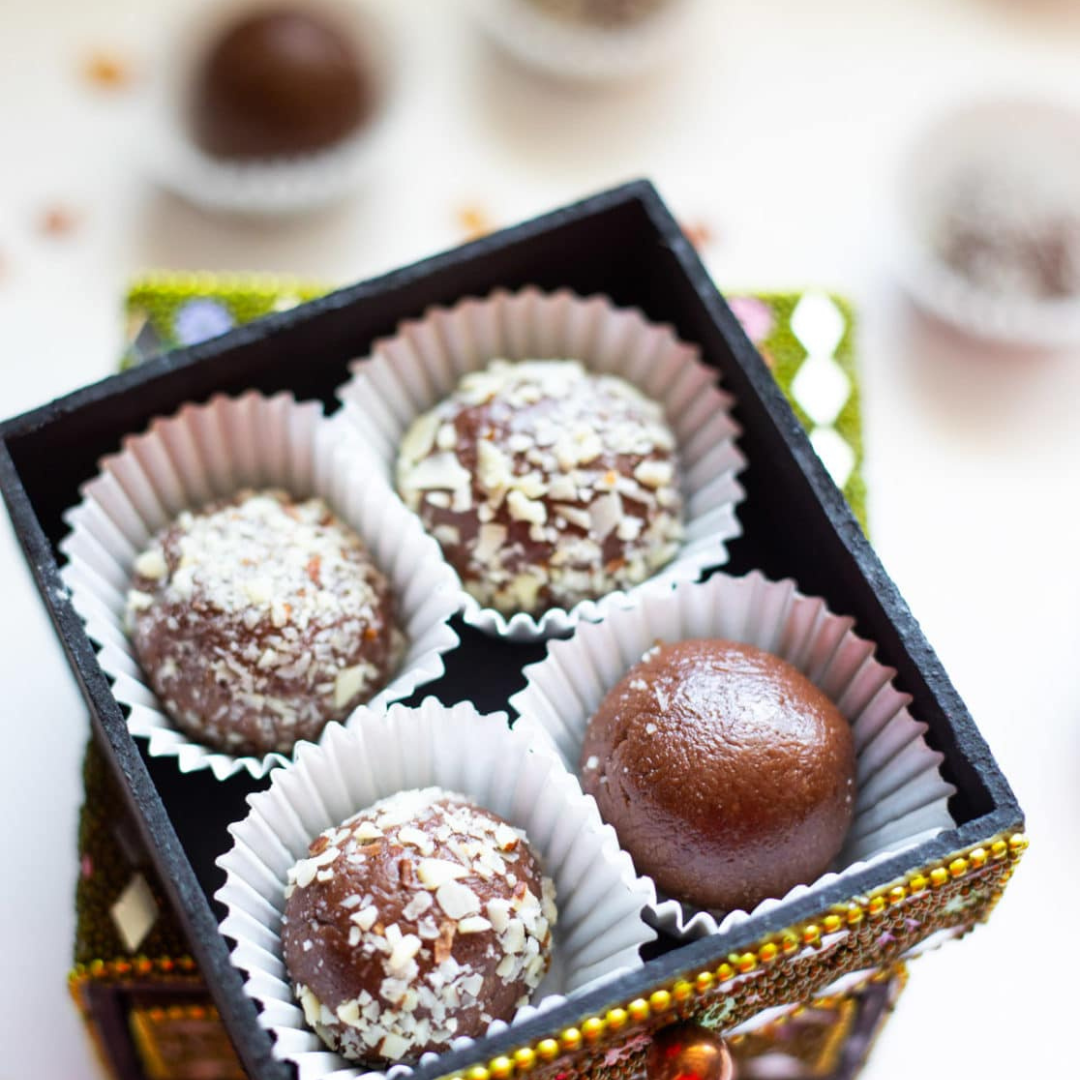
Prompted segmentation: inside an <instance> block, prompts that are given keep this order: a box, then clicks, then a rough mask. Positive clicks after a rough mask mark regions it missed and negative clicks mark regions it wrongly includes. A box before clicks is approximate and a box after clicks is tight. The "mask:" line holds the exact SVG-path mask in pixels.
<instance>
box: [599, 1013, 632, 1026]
mask: <svg viewBox="0 0 1080 1080" xmlns="http://www.w3.org/2000/svg"><path fill="white" fill-rule="evenodd" d="M604 1019H605V1020H606V1021H607V1026H608V1029H609V1030H611V1031H619V1030H621V1029H622V1028H624V1027H626V1021H627V1020H629V1019H630V1014H629V1013H628V1012H627V1011H626V1010H625V1009H609V1010H608V1013H607V1015H606V1016H605V1017H604Z"/></svg>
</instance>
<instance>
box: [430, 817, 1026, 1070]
mask: <svg viewBox="0 0 1080 1080" xmlns="http://www.w3.org/2000/svg"><path fill="white" fill-rule="evenodd" d="M1027 846H1028V841H1027V838H1026V837H1025V836H1024V835H1023V834H1021V833H1016V834H1014V835H1012V836H1009V837H1005V838H1001V839H997V840H994V841H993V842H992V843H990V844H984V845H980V846H979V847H976V848H974V849H972V850H971V851H968V852H966V853H964V854H963V855H957V856H954V857H952V858H951V859H950V860H949V861H948V862H947V863H945V864H943V865H941V866H937V867H934V868H933V869H931V870H929V871H927V869H926V868H924V869H922V870H920V871H918V872H915V873H912V874H911V875H909V876H908V877H907V878H906V879H905V880H904V881H903V882H902V883H900V884H898V885H887V886H885V887H884V888H882V889H879V890H878V891H877V892H875V893H874V894H872V895H871V896H865V897H858V898H857V899H855V900H853V901H851V902H850V903H848V904H845V905H843V906H841V907H837V908H835V909H834V910H833V911H831V912H829V913H828V914H826V915H823V916H821V918H820V919H819V920H818V921H816V922H812V923H806V924H804V925H801V926H794V927H791V928H790V929H788V930H785V931H783V932H781V933H779V934H776V935H774V936H773V937H772V938H770V939H769V940H767V941H764V942H762V943H760V944H759V945H758V946H757V947H756V948H754V949H750V950H747V951H746V952H743V953H732V954H730V955H729V956H728V957H727V959H726V960H725V961H724V962H723V963H721V964H719V965H718V966H717V967H716V968H715V969H714V970H710V971H701V972H698V973H697V974H696V975H694V976H692V977H689V978H683V979H680V980H678V981H677V982H675V983H673V984H672V985H671V986H670V987H669V988H666V989H660V990H654V991H653V992H652V993H651V994H650V995H649V996H648V997H647V998H644V997H640V998H635V999H634V1000H633V1001H630V1002H627V1004H626V1005H625V1006H623V1007H621V1008H614V1009H610V1010H609V1011H608V1012H606V1013H605V1014H604V1015H602V1016H589V1017H586V1018H585V1019H583V1020H582V1021H581V1022H580V1023H579V1024H578V1026H577V1027H568V1028H566V1029H565V1030H564V1031H562V1032H561V1033H560V1034H559V1036H558V1038H547V1039H541V1040H540V1041H539V1042H537V1043H536V1044H535V1045H533V1046H531V1047H530V1046H525V1047H522V1048H520V1049H519V1050H516V1051H514V1052H513V1053H512V1054H510V1055H509V1056H506V1055H503V1056H500V1057H497V1058H493V1059H492V1060H491V1061H489V1062H488V1063H487V1065H474V1066H473V1067H472V1068H470V1069H467V1070H465V1072H464V1073H456V1074H454V1075H452V1076H450V1077H448V1078H447V1080H510V1078H511V1077H512V1076H514V1075H515V1074H524V1073H526V1072H528V1071H529V1070H530V1069H532V1068H533V1067H534V1066H535V1065H536V1064H537V1062H538V1061H539V1062H550V1061H554V1060H555V1059H556V1058H557V1057H560V1056H561V1055H563V1054H569V1053H573V1052H574V1051H576V1050H579V1049H580V1048H581V1047H582V1046H583V1045H588V1046H594V1045H596V1044H597V1043H599V1042H601V1041H602V1040H603V1039H604V1037H605V1036H606V1035H609V1034H614V1033H616V1032H619V1031H621V1030H623V1029H624V1028H626V1027H627V1025H631V1026H633V1025H639V1024H644V1023H645V1022H646V1021H648V1020H649V1019H651V1018H654V1017H660V1016H662V1015H663V1014H664V1013H666V1012H668V1011H670V1010H671V1009H672V1008H673V1007H678V1006H680V1005H682V1004H684V1003H686V1002H688V1001H691V1000H692V999H693V998H694V997H695V996H698V997H701V996H704V995H706V994H708V993H710V992H711V991H712V990H714V989H715V988H716V987H717V986H718V985H722V984H724V983H727V982H731V980H732V979H735V978H738V977H739V976H741V975H750V974H752V973H753V972H755V971H756V970H758V968H760V967H765V966H768V965H769V964H772V963H775V962H776V960H777V959H779V958H780V957H791V956H793V955H795V954H796V953H799V952H801V951H802V950H803V949H804V948H818V947H820V946H821V944H822V941H823V940H824V939H825V938H827V937H831V936H833V935H835V934H838V933H841V932H842V931H844V930H845V929H848V928H854V927H857V926H858V925H859V924H860V923H862V921H863V920H864V919H879V918H881V917H882V916H883V915H884V914H885V913H886V912H887V911H889V909H890V908H896V907H899V906H900V905H902V904H904V903H905V902H906V901H908V900H910V899H912V898H915V897H918V896H921V895H923V894H925V893H926V892H928V891H933V890H935V889H940V888H941V887H942V886H943V885H947V884H948V883H949V882H950V881H954V880H956V879H958V878H962V877H965V876H966V875H967V874H968V873H970V872H971V871H973V870H979V869H981V868H983V867H984V866H986V865H987V863H989V862H1001V861H1003V860H1005V859H1012V860H1013V861H1014V862H1015V861H1016V860H1018V859H1019V858H1020V856H1021V855H1022V854H1023V853H1024V851H1025V850H1026V848H1027ZM822 1000H825V999H822Z"/></svg>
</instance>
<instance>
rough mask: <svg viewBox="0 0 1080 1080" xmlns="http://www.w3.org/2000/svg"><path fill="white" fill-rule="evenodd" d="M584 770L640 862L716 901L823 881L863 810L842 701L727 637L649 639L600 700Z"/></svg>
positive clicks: (661, 880)
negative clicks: (856, 814) (857, 796)
mask: <svg viewBox="0 0 1080 1080" xmlns="http://www.w3.org/2000/svg"><path fill="white" fill-rule="evenodd" d="M580 767H581V777H582V784H583V786H584V788H585V790H586V791H587V792H589V793H590V794H591V795H593V796H594V797H595V798H596V801H597V804H598V806H599V808H600V813H601V815H602V816H603V818H604V819H605V820H606V821H607V822H609V823H610V824H611V825H612V826H614V828H615V831H616V832H617V833H618V835H619V841H620V843H621V844H622V845H623V847H624V848H626V850H627V851H629V852H630V855H631V856H632V857H633V859H634V863H635V865H636V867H637V869H638V871H639V872H640V873H643V874H648V875H649V876H650V877H652V878H653V879H654V880H655V882H656V884H657V886H658V887H659V888H660V889H662V890H663V891H664V892H665V893H667V894H668V895H669V896H672V897H675V898H676V899H679V900H684V901H687V902H689V903H691V904H694V905H696V906H698V907H702V908H708V909H720V910H731V909H733V908H741V909H744V910H749V909H750V908H753V907H754V906H755V905H756V904H758V903H759V902H760V901H762V900H764V899H766V898H768V897H782V896H783V895H784V894H785V893H786V892H787V891H788V890H789V889H791V888H792V887H793V886H795V885H798V884H800V883H804V884H809V883H811V882H812V881H814V880H815V879H816V878H817V877H819V876H820V875H821V874H823V873H824V872H825V871H826V870H828V868H829V866H830V864H831V863H832V860H833V859H834V858H835V857H836V855H837V854H838V853H839V851H840V849H841V847H842V846H843V843H844V838H845V836H846V835H847V831H848V828H849V826H850V824H851V820H852V815H853V813H854V807H855V749H854V740H853V738H852V734H851V728H850V726H849V725H848V723H847V721H846V720H845V719H844V717H843V716H842V715H841V714H840V711H839V710H838V709H837V708H836V706H835V705H834V704H833V703H832V702H831V701H830V700H829V699H828V698H827V697H826V696H825V694H823V693H822V692H821V691H820V690H819V689H818V688H817V687H816V686H814V684H813V683H811V682H810V680H809V679H807V678H806V677H805V676H804V675H802V674H801V673H800V672H799V671H797V670H796V669H795V668H794V667H792V666H791V665H790V664H788V663H786V662H785V661H783V660H781V659H779V658H778V657H776V656H773V655H772V654H771V653H767V652H764V651H762V650H761V649H757V648H754V647H753V646H751V645H740V644H736V643H734V642H730V641H721V640H715V639H713V640H710V639H699V640H691V641H682V642H679V643H677V644H673V645H657V646H656V647H654V648H653V649H650V650H649V652H647V653H646V654H645V656H644V657H643V658H642V660H641V662H640V663H638V664H637V665H635V666H634V667H633V668H631V670H630V671H628V672H627V673H626V675H625V676H624V677H623V678H622V679H621V680H620V682H619V683H618V684H617V685H616V686H615V687H614V688H613V689H612V690H611V691H610V692H609V693H608V694H607V696H606V697H605V698H604V700H603V701H602V702H601V703H600V707H599V709H597V711H596V714H595V715H594V716H593V717H592V719H591V720H590V722H589V726H588V729H587V731H586V734H585V741H584V744H583V746H582V751H581V760H580Z"/></svg>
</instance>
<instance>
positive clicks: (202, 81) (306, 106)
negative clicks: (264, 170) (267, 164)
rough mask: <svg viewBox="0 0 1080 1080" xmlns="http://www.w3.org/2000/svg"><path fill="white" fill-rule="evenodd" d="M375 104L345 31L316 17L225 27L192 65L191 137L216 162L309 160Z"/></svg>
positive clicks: (281, 15) (282, 11)
mask: <svg viewBox="0 0 1080 1080" xmlns="http://www.w3.org/2000/svg"><path fill="white" fill-rule="evenodd" d="M374 97H375V94H374V86H373V81H372V79H371V76H370V73H369V72H368V71H367V68H366V65H365V63H364V58H363V57H362V56H361V55H360V54H359V52H358V51H357V49H356V46H355V43H354V41H353V40H352V38H351V36H350V33H349V29H348V28H347V27H345V26H343V25H340V24H337V23H336V22H335V20H334V19H333V18H332V17H331V16H330V15H329V14H326V13H320V12H317V11H315V10H314V9H312V10H307V9H303V8H292V7H287V6H277V7H268V8H266V9H263V10H260V11H256V12H253V13H248V14H245V15H243V16H242V17H240V18H239V19H238V20H237V21H234V22H232V23H229V24H228V25H227V26H226V27H225V29H224V30H223V31H222V32H221V33H220V35H219V36H218V37H217V38H216V39H215V40H214V41H213V42H212V44H211V45H210V46H209V49H208V50H207V52H206V54H205V56H204V57H203V59H202V61H201V62H200V63H199V64H198V66H197V68H196V71H195V75H194V80H193V84H192V87H191V102H190V104H191V124H192V134H193V136H194V138H195V141H196V142H197V143H198V145H199V146H200V147H202V149H203V150H205V151H207V152H208V153H210V154H213V155H214V156H216V157H223V158H237V159H251V158H275V157H292V156H296V155H301V154H308V153H313V152H316V151H319V150H325V149H328V148H330V147H332V146H333V145H334V144H336V143H338V142H340V141H342V140H343V139H345V138H346V137H347V136H348V135H350V134H351V133H352V132H353V131H355V130H356V129H357V128H359V127H360V126H361V124H362V123H363V122H364V121H365V120H366V119H367V117H368V116H369V114H370V113H371V111H372V107H373V104H374Z"/></svg>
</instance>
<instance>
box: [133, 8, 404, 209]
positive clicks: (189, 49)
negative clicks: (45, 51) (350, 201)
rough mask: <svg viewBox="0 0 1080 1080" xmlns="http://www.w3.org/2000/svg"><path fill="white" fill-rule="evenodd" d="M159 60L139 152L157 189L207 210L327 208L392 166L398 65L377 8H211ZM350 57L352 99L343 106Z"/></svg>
mask: <svg viewBox="0 0 1080 1080" xmlns="http://www.w3.org/2000/svg"><path fill="white" fill-rule="evenodd" d="M335 38H338V39H339V41H338V42H337V44H338V45H339V46H340V47H339V48H338V49H337V50H336V51H335V49H334V44H335V42H334V39H335ZM158 53H159V55H158V58H157V59H158V63H157V70H156V76H155V79H154V85H153V88H152V93H151V94H150V95H149V100H148V103H147V107H146V113H145V116H144V120H143V123H142V125H141V126H140V130H139V146H138V148H137V153H138V156H139V157H140V159H141V161H142V164H143V166H144V169H145V171H146V172H147V173H148V174H149V175H150V176H151V178H152V179H153V180H154V181H155V182H156V183H157V184H159V185H160V186H161V187H163V188H165V189H166V190H169V191H171V192H173V193H174V194H176V195H179V196H180V197H181V198H183V199H185V200H187V201H188V202H190V203H193V204H194V205H196V206H198V207H200V208H202V209H204V210H210V211H215V212H222V213H232V214H243V215H253V216H279V215H297V214H301V213H305V212H308V211H313V210H318V209H322V208H323V207H325V206H328V205H330V204H332V203H335V202H339V201H341V200H342V199H344V198H346V197H348V196H349V195H352V194H354V193H355V192H356V191H357V190H358V189H359V188H360V187H362V186H363V184H364V182H365V181H366V179H367V178H368V177H369V175H370V174H371V173H372V171H373V170H374V169H375V168H376V167H377V166H378V163H379V160H380V158H381V157H382V156H383V143H384V136H385V132H386V129H387V127H388V123H387V120H388V114H389V113H390V112H391V109H392V103H393V98H394V83H395V79H396V66H397V65H396V62H395V61H396V50H395V48H394V45H393V41H392V40H391V33H390V29H389V27H388V26H387V25H386V21H385V20H384V19H382V18H380V17H379V14H378V11H377V5H375V4H372V3H358V2H356V0H287V2H286V0H282V2H280V3H274V2H271V0H226V2H224V3H221V2H218V3H210V2H207V3H204V4H202V5H200V6H199V7H198V8H197V10H196V11H195V12H194V13H193V14H190V15H189V16H188V18H187V20H186V21H185V22H184V23H183V24H182V25H181V26H179V27H168V28H166V32H165V33H163V35H162V43H161V47H160V49H159V50H158ZM350 58H352V60H353V66H354V67H355V80H356V86H355V87H354V88H353V90H354V98H355V100H353V101H351V102H343V101H340V100H335V98H340V97H341V96H342V93H343V92H344V91H346V90H348V83H349V75H350V64H349V59H350ZM328 67H335V68H336V69H337V71H336V78H335V77H332V76H331V74H330V73H329V72H328ZM320 110H321V111H320ZM335 110H336V111H337V112H338V113H340V114H341V115H338V116H337V117H329V116H326V118H325V120H324V119H322V116H323V114H326V113H329V112H331V111H335ZM245 111H247V112H252V111H254V113H255V115H251V116H245ZM350 114H351V115H350ZM275 126H276V127H277V128H278V130H276V131H275V130H274V129H275ZM305 129H306V132H307V133H309V134H310V138H305ZM261 148H265V151H264V150H263V149H261Z"/></svg>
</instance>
